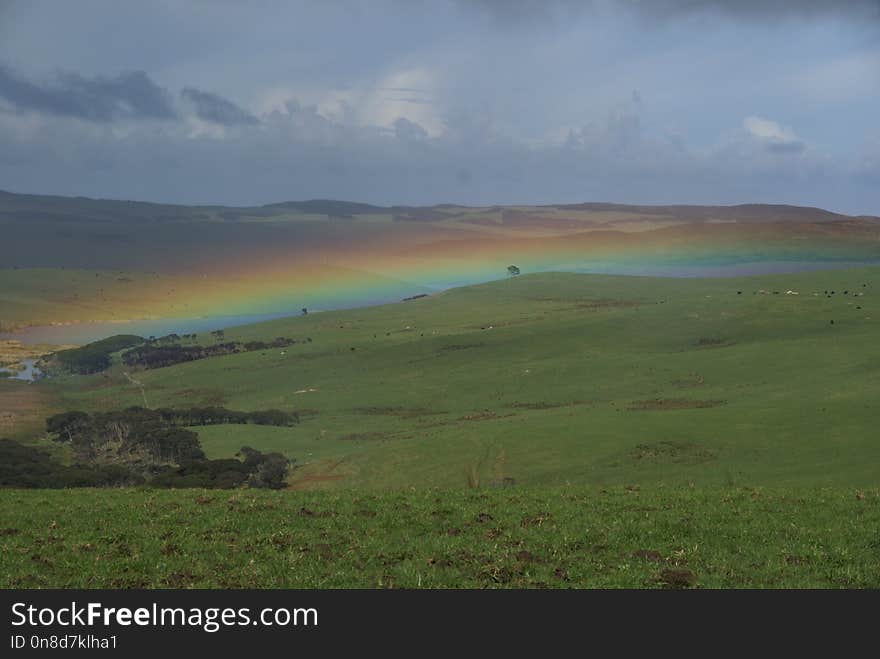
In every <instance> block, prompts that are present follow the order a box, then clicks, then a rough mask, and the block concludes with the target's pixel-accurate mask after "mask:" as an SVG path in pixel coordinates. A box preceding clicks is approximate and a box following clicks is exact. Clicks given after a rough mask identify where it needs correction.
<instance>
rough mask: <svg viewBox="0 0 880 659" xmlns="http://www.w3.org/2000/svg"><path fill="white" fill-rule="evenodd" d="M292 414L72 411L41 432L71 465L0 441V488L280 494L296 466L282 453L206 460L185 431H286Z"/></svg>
mask: <svg viewBox="0 0 880 659" xmlns="http://www.w3.org/2000/svg"><path fill="white" fill-rule="evenodd" d="M297 421H298V416H297V414H296V413H295V412H285V411H283V410H257V411H253V412H241V411H236V410H229V409H226V408H224V407H191V408H186V409H171V408H162V409H157V410H151V409H146V408H143V407H128V408H126V409H123V410H114V411H109V412H96V413H92V414H89V413H87V412H83V411H80V410H71V411H68V412H63V413H61V414H55V415H53V416H51V417H49V418H48V419H46V431H47V433H48V434H49V436H50V438H51V439H53V440H54V441H56V442H59V443H62V444H64V445H66V446H69V447H70V448H71V449H72V453H73V456H74V461H75V462H74V464H73V465H64V464H61V463H60V462H57V461H55V460H53V459H52V458H51V457H50V456H49V455H48V454H46V453H44V452H42V451H39V450H37V449H34V448H33V447H28V446H23V445H21V444H19V443H17V442H14V441H12V440H2V441H0V486H6V487H50V488H59V487H104V486H113V485H142V484H143V485H148V486H151V487H204V488H230V487H239V486H242V485H247V486H249V487H260V488H275V489H277V488H281V487H284V482H285V478H286V477H287V474H288V472H289V470H290V468H291V466H292V464H293V463H294V462H295V461H291V460H288V458H286V457H285V456H284V455H282V454H280V453H262V452H260V451H258V450H256V449H253V448H250V447H247V446H245V447H242V449H241V450H240V451H239V452H238V454H237V457H236V458H227V459H216V460H209V459H208V458H207V457H206V456H205V452H204V451H203V450H202V447H201V443H200V442H199V436H198V434H197V433H196V432H194V431H193V430H190V429H189V428H186V427H185V426H206V425H216V424H225V423H253V424H258V425H272V426H291V425H293V424H295V423H296V422H297Z"/></svg>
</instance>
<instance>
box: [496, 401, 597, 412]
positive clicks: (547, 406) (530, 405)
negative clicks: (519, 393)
mask: <svg viewBox="0 0 880 659" xmlns="http://www.w3.org/2000/svg"><path fill="white" fill-rule="evenodd" d="M590 403H592V401H589V400H573V401H570V402H566V403H564V402H561V401H547V400H539V401H535V402H528V401H522V402H520V401H517V402H514V403H511V404H510V405H508V406H507V407H510V408H513V409H515V410H553V409H557V408H559V407H576V406H578V405H589V404H590Z"/></svg>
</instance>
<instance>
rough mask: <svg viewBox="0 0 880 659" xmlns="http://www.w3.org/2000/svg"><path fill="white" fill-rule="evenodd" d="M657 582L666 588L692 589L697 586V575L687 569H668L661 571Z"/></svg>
mask: <svg viewBox="0 0 880 659" xmlns="http://www.w3.org/2000/svg"><path fill="white" fill-rule="evenodd" d="M657 580H658V581H659V582H660V583H661V584H663V587H664V588H692V587H693V586H695V585H696V584H697V575H696V574H694V573H693V572H692V571H691V570H689V569H687V568H686V567H668V568H665V569H664V570H661V571H660V574H659V576H658V577H657Z"/></svg>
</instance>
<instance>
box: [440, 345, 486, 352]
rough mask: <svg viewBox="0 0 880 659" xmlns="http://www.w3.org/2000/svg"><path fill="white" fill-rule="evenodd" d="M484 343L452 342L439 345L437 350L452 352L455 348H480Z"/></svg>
mask: <svg viewBox="0 0 880 659" xmlns="http://www.w3.org/2000/svg"><path fill="white" fill-rule="evenodd" d="M484 345H486V344H485V343H452V344H449V345H445V346H440V349H439V350H438V352H453V351H456V350H470V349H471V348H482V347H483V346H484Z"/></svg>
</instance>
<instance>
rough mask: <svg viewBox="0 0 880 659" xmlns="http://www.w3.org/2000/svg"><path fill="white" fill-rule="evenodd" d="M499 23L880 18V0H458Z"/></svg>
mask: <svg viewBox="0 0 880 659" xmlns="http://www.w3.org/2000/svg"><path fill="white" fill-rule="evenodd" d="M458 4H459V5H460V6H462V7H466V8H473V9H477V10H479V11H482V12H485V13H486V14H488V15H489V16H491V17H492V18H493V19H495V20H497V21H498V22H499V23H502V24H504V23H508V24H515V23H522V22H525V21H533V20H535V19H540V18H547V17H554V16H557V15H565V14H570V13H572V12H579V11H592V10H606V9H610V10H613V9H623V10H625V11H629V12H630V13H633V14H636V15H640V16H643V17H647V18H656V19H663V18H676V17H681V16H687V15H698V14H716V15H723V16H729V17H731V18H737V19H742V20H757V21H761V20H766V19H787V18H793V19H810V18H827V17H840V18H846V19H853V20H859V21H861V20H869V21H870V20H874V21H880V0H617V1H612V0H458Z"/></svg>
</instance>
